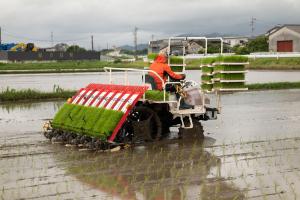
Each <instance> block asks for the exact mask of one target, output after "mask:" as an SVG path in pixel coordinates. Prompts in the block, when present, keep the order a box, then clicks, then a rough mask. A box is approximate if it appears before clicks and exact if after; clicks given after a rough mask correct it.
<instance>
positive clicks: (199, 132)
mask: <svg viewBox="0 0 300 200" xmlns="http://www.w3.org/2000/svg"><path fill="white" fill-rule="evenodd" d="M192 120H193V128H191V129H184V128H181V127H180V128H179V132H178V136H179V138H183V137H186V135H187V134H188V135H189V136H194V137H196V138H200V139H204V129H203V126H202V124H201V122H199V121H198V120H196V119H192ZM184 123H185V126H190V121H189V120H188V119H185V120H184Z"/></svg>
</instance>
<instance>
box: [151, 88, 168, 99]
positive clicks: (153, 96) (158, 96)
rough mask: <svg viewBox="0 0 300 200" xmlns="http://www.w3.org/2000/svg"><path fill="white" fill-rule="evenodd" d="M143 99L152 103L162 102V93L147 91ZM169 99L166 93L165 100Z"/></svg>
mask: <svg viewBox="0 0 300 200" xmlns="http://www.w3.org/2000/svg"><path fill="white" fill-rule="evenodd" d="M145 99H148V100H152V101H163V100H164V92H163V91H159V90H147V91H146V93H145ZM168 99H169V93H168V92H166V100H168Z"/></svg>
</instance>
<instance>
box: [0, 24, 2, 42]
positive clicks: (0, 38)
mask: <svg viewBox="0 0 300 200" xmlns="http://www.w3.org/2000/svg"><path fill="white" fill-rule="evenodd" d="M0 44H2V37H1V26H0Z"/></svg>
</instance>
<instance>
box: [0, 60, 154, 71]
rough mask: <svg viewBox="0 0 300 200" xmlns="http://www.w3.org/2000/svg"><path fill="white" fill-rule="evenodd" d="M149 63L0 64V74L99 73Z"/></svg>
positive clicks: (67, 62) (69, 62)
mask: <svg viewBox="0 0 300 200" xmlns="http://www.w3.org/2000/svg"><path fill="white" fill-rule="evenodd" d="M146 66H148V63H144V62H142V61H137V62H133V63H112V62H105V61H58V62H37V63H0V73H5V70H16V71H17V70H20V71H22V70H23V71H24V70H30V71H32V72H34V71H35V70H36V71H37V72H39V73H40V71H38V70H45V71H46V70H49V71H51V72H53V70H54V72H60V71H63V70H69V71H72V70H74V71H75V70H76V71H80V70H85V71H97V70H98V71H99V70H103V68H104V67H122V68H144V67H146ZM32 72H31V73H32Z"/></svg>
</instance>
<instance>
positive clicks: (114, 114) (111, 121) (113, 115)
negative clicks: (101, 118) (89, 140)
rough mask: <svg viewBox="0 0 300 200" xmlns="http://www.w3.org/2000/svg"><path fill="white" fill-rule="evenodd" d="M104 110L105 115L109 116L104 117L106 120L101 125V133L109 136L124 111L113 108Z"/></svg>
mask: <svg viewBox="0 0 300 200" xmlns="http://www.w3.org/2000/svg"><path fill="white" fill-rule="evenodd" d="M104 112H107V113H108V114H107V115H108V116H109V117H108V118H107V119H106V122H105V124H104V126H103V127H102V129H101V131H102V133H103V134H105V136H110V135H111V134H112V132H113V130H114V129H115V127H116V126H117V124H118V123H119V121H120V120H121V118H122V116H123V114H124V113H123V112H121V111H115V110H105V111H104ZM105 114H106V113H105Z"/></svg>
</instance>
